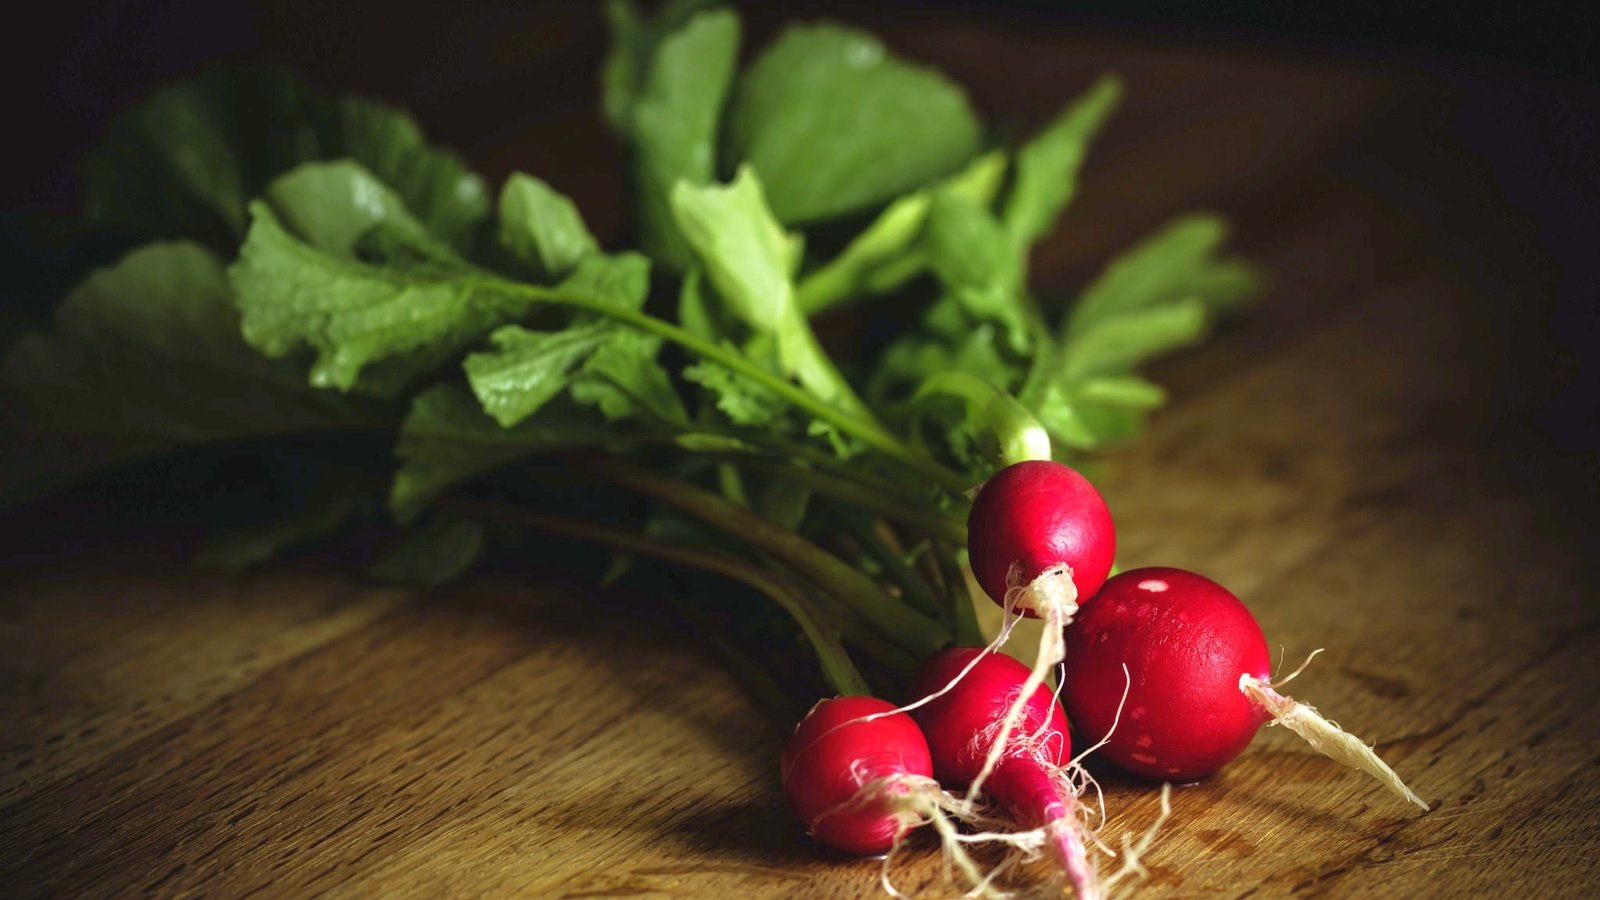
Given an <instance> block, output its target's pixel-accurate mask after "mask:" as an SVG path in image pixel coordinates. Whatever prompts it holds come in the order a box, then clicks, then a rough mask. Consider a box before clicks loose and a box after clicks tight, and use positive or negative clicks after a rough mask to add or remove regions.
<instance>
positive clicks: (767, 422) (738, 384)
mask: <svg viewBox="0 0 1600 900" xmlns="http://www.w3.org/2000/svg"><path fill="white" fill-rule="evenodd" d="M683 377H684V380H686V381H691V382H694V383H695V384H698V385H700V386H701V387H704V388H705V389H707V390H709V391H710V392H711V393H712V395H713V396H714V397H715V398H716V404H717V409H719V410H721V411H722V413H723V415H725V416H727V417H728V420H729V421H731V422H733V423H734V424H735V425H745V426H748V427H751V428H757V429H764V430H774V431H780V432H781V431H787V430H788V428H787V421H788V415H789V409H790V407H789V404H788V402H787V401H785V400H784V399H783V398H782V397H779V396H778V395H777V394H775V393H773V392H772V390H771V389H769V388H768V387H766V386H765V385H763V384H760V383H758V382H755V381H751V380H750V379H748V378H745V377H744V376H742V375H739V374H738V373H736V372H734V371H733V370H731V369H728V368H725V367H723V366H719V365H717V364H716V363H711V362H700V363H695V364H694V365H692V366H689V367H687V368H685V369H684V370H683Z"/></svg>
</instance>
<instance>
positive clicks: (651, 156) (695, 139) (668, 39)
mask: <svg viewBox="0 0 1600 900" xmlns="http://www.w3.org/2000/svg"><path fill="white" fill-rule="evenodd" d="M738 55H739V18H738V16H736V15H734V14H733V13H732V12H730V11H728V10H716V11H714V12H705V13H701V14H699V15H696V16H694V17H693V18H691V19H689V20H688V21H687V22H685V23H684V24H683V25H682V26H681V27H679V28H677V29H676V30H674V31H673V32H672V33H670V34H668V35H666V36H665V37H664V38H663V39H662V40H661V41H660V43H659V44H658V45H657V47H656V50H655V54H654V56H653V57H652V58H651V61H650V66H649V69H648V72H647V74H646V76H645V80H644V84H643V87H642V89H641V92H640V95H639V97H638V100H637V103H636V104H635V106H634V108H633V116H632V121H631V123H630V133H631V136H632V145H633V152H634V165H635V171H636V173H637V179H636V184H637V186H638V192H639V193H638V204H639V218H640V225H641V228H642V234H641V238H642V243H643V244H644V249H645V251H646V252H648V253H649V254H650V255H651V256H652V257H653V258H655V259H658V260H661V261H662V262H664V263H665V264H667V265H668V266H670V267H671V268H673V269H677V270H681V269H683V268H685V267H686V266H687V265H688V263H689V248H688V247H687V246H686V245H685V244H684V240H683V237H682V236H681V235H680V234H679V233H678V225H677V222H676V221H675V219H674V217H673V211H672V190H673V187H674V185H676V184H678V183H679V182H685V183H688V184H705V183H707V182H709V181H711V180H712V179H713V178H714V177H715V175H716V166H717V160H716V147H717V123H718V121H719V120H720V119H721V116H722V106H723V103H724V102H725V101H726V99H727V96H728V86H729V85H730V84H731V83H732V81H733V69H734V63H735V62H736V61H737V59H738Z"/></svg>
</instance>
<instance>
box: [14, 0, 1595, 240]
mask: <svg viewBox="0 0 1600 900" xmlns="http://www.w3.org/2000/svg"><path fill="white" fill-rule="evenodd" d="M321 5H322V4H317V3H306V2H303V0H288V2H264V0H258V2H254V3H252V2H247V0H101V2H82V0H65V2H54V3H41V4H31V5H29V6H28V7H27V12H26V16H17V15H16V14H15V13H13V18H12V19H11V21H10V22H8V23H7V28H6V30H7V31H8V32H9V41H8V43H10V44H12V45H13V46H11V47H9V48H8V50H7V52H6V53H5V54H4V55H3V56H4V62H3V63H0V65H4V66H5V68H6V70H7V71H6V73H5V83H6V84H7V85H8V90H9V91H12V92H15V94H16V98H17V101H18V102H17V103H16V104H15V105H14V106H13V108H14V109H16V108H17V107H20V109H17V112H20V113H21V115H20V116H19V115H16V114H12V115H10V116H8V118H10V120H11V121H12V122H13V123H22V124H23V125H25V126H26V127H24V128H21V129H18V130H16V131H14V132H13V133H12V137H11V140H9V141H8V142H7V143H8V144H10V147H9V149H8V151H7V153H6V156H7V157H8V158H10V159H11V160H12V162H11V163H10V164H9V165H8V166H7V169H8V170H9V171H8V172H7V175H6V177H5V179H4V181H5V189H4V194H3V195H0V209H5V210H8V211H9V210H15V209H19V208H21V209H50V210H57V211H69V210H71V209H73V208H74V207H75V203H76V175H75V165H74V160H75V159H76V157H77V155H78V154H79V153H81V152H82V150H83V148H84V147H86V146H88V145H89V144H90V143H92V141H93V140H94V137H95V135H96V134H98V133H99V131H100V130H101V129H102V128H103V126H104V123H105V120H106V119H107V117H108V116H109V115H110V114H111V112H112V111H113V110H115V109H116V108H117V107H118V106H120V105H122V104H123V103H125V102H127V101H128V100H130V99H132V98H134V97H137V96H138V95H140V94H142V93H144V92H145V91H147V90H148V89H149V87H150V86H151V85H152V84H155V83H159V82H160V81H161V80H163V79H166V78H170V77H173V76H176V75H180V74H182V73H185V72H188V71H191V70H193V69H194V68H196V67H197V66H199V65H202V64H203V63H205V62H208V61H211V60H215V59H219V58H236V57H241V56H248V55H255V54H265V55H268V56H274V55H281V50H282V48H284V47H288V46H296V45H299V46H302V47H303V46H304V45H308V44H309V45H320V46H319V48H318V49H319V51H320V52H321V53H323V54H326V58H327V63H328V64H327V65H326V66H319V68H324V69H326V71H325V72H319V73H316V74H326V75H330V76H335V77H337V76H340V75H343V76H346V77H342V78H340V79H339V80H340V82H341V83H340V84H339V85H337V86H339V87H348V86H350V84H349V82H357V83H359V82H361V81H366V80H368V79H367V78H365V77H363V72H362V71H360V70H358V69H357V67H356V65H355V64H356V63H357V62H358V61H359V60H362V59H365V58H367V57H370V55H371V52H372V49H373V47H374V46H376V47H384V46H385V45H386V44H389V46H387V49H386V52H387V53H388V54H389V56H390V57H391V58H393V59H395V60H396V61H404V60H406V59H407V58H408V57H410V58H411V59H414V61H415V62H416V63H418V64H419V65H423V66H426V64H427V62H428V57H429V56H431V55H432V54H431V53H430V52H429V49H430V48H419V47H414V46H408V45H407V43H406V42H405V40H404V39H403V38H402V39H398V40H395V39H393V38H392V36H393V35H395V34H400V33H413V32H415V31H416V30H417V29H415V28H414V27H413V25H412V23H414V22H415V21H416V20H419V19H421V20H427V19H430V18H431V19H435V20H437V22H438V24H439V28H440V31H439V37H440V45H441V46H444V45H448V44H450V42H451V37H452V34H453V33H458V32H461V31H470V26H466V27H465V28H464V27H463V26H462V23H463V22H464V21H467V20H470V19H471V18H472V15H473V10H474V8H482V7H486V6H491V5H494V6H505V5H506V0H497V2H493V3H490V2H487V0H471V2H466V3H462V4H448V5H447V4H427V3H417V2H396V3H371V2H354V3H345V4H340V5H339V6H340V12H339V13H337V14H329V13H328V12H326V11H317V9H316V7H319V6H321ZM511 5H513V6H521V7H524V8H526V9H527V10H528V11H529V14H530V15H533V14H537V15H540V16H542V17H545V18H547V19H549V20H550V22H551V24H552V33H551V34H549V35H548V36H549V37H550V38H551V39H554V40H570V41H571V42H572V43H573V46H574V48H575V49H578V48H582V49H583V50H584V51H585V54H584V55H585V58H587V59H592V57H591V56H589V51H591V50H598V49H599V44H598V43H597V41H596V38H597V34H596V31H595V29H594V28H593V27H592V26H593V25H594V24H597V20H598V19H599V13H598V9H597V7H598V4H588V3H533V2H526V0H512V2H511ZM783 6H785V7H787V9H786V10H785V12H784V14H785V15H786V16H787V15H791V14H792V15H796V16H798V15H804V14H806V13H807V12H815V13H821V14H827V13H833V14H837V15H840V16H843V17H847V18H866V19H882V18H884V17H889V18H902V17H916V16H918V15H919V14H922V13H923V12H925V11H926V10H928V9H929V8H930V7H933V8H936V9H942V10H944V11H951V10H965V11H969V12H976V13H979V14H982V15H985V16H994V17H1001V18H1012V19H1022V20H1028V19H1037V20H1048V21H1050V22H1053V23H1056V24H1058V25H1059V24H1063V23H1065V24H1069V25H1082V27H1084V28H1092V29H1096V30H1108V29H1109V30H1118V29H1120V30H1135V31H1140V32H1145V33H1154V34H1160V35H1170V36H1173V37H1180V38H1187V39H1201V40H1219V39H1220V40H1226V41H1230V42H1244V43H1263V44H1270V45H1276V46H1280V47H1281V46H1291V47H1297V48H1303V49H1304V50H1306V51H1307V52H1314V53H1322V52H1337V53H1344V54H1357V55H1363V56H1369V57H1373V58H1377V59H1386V60H1393V61H1396V62H1403V63H1406V64H1411V65H1419V66H1429V67H1434V68H1440V69H1446V70H1450V69H1455V70H1465V69H1471V70H1477V71H1479V72H1484V73H1488V72H1493V73H1494V75H1493V77H1496V78H1500V79H1512V80H1515V79H1524V80H1527V81H1528V82H1529V83H1530V84H1532V83H1541V84H1547V85H1549V86H1550V87H1552V88H1554V89H1556V90H1567V91H1578V90H1582V92H1583V93H1585V94H1587V96H1588V99H1589V100H1591V101H1592V100H1593V97H1594V94H1593V93H1592V92H1590V91H1588V90H1587V89H1588V88H1592V87H1593V86H1594V84H1595V83H1596V76H1597V74H1600V63H1597V60H1596V55H1595V52H1594V48H1595V47H1596V46H1597V43H1600V42H1597V40H1596V35H1597V31H1596V28H1595V26H1594V24H1593V21H1592V19H1593V17H1592V16H1591V15H1588V14H1587V13H1586V12H1585V11H1584V7H1585V6H1586V4H1579V3H1564V4H1563V3H1534V4H1509V3H1475V4H1473V3H1459V4H1457V3H1451V4H1428V3H1423V4H1413V3H1394V2H1385V3H1377V2H1344V3H1317V4H1279V3H1267V2H1252V0H1232V2H1228V0H1222V2H1196V0H1187V2H1175V0H1165V2H1153V0H1145V2H1111V0H1090V2H1074V3H1070V4H1068V3H1050V2H1042V0H1034V2H1027V0H1010V2H999V0H991V2H981V3H956V2H949V0H946V2H936V3H932V4H928V3H914V2H910V0H901V2H877V3H864V2H853V3H837V2H836V3H826V4H815V3H812V4H802V5H801V8H800V9H795V7H794V6H793V5H791V4H783ZM764 12H765V11H764V10H760V9H755V8H752V9H749V10H748V14H750V15H751V16H753V17H756V18H760V17H761V16H762V14H763V13H764ZM335 19H337V20H340V21H341V23H342V24H344V25H346V26H348V27H347V28H346V29H344V30H343V31H342V32H340V33H329V32H328V30H327V23H328V22H329V21H331V20H335ZM311 22H315V23H316V24H315V26H310V23H311ZM310 27H315V29H316V30H314V31H313V30H310ZM354 40H360V41H361V42H362V44H363V45H364V46H355V45H353V44H351V43H349V42H351V41H354ZM391 41H392V43H391ZM456 49H458V50H468V49H470V48H466V47H457V48H456ZM340 57H344V58H346V59H349V60H350V61H351V63H352V65H351V66H350V67H349V68H348V69H345V70H344V71H343V72H341V71H340V69H341V66H340V64H339V58H340ZM464 61H465V60H464ZM366 74H369V75H370V74H371V73H370V72H367V73H366ZM387 87H388V89H389V91H390V92H393V91H394V90H395V88H396V87H398V85H394V84H390V85H388V86H387ZM575 90H576V91H579V92H581V93H582V94H584V99H585V101H586V102H587V101H592V100H593V97H594V87H593V84H592V81H591V82H587V83H578V84H575ZM395 99H396V100H405V99H408V98H404V97H397V98H395ZM11 105H12V104H8V106H11ZM1585 105H1587V106H1588V108H1587V109H1585V110H1583V112H1584V113H1585V114H1586V117H1587V118H1588V119H1589V120H1590V122H1591V124H1592V120H1593V118H1594V116H1595V114H1596V109H1595V108H1594V106H1593V105H1592V104H1585ZM1591 133H1592V132H1591Z"/></svg>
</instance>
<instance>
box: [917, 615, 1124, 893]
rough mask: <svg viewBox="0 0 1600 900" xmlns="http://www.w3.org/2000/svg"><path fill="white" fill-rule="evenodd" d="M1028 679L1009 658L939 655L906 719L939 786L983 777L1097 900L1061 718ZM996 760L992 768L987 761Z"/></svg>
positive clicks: (968, 650) (921, 679) (926, 669)
mask: <svg viewBox="0 0 1600 900" xmlns="http://www.w3.org/2000/svg"><path fill="white" fill-rule="evenodd" d="M1029 680H1030V673H1029V670H1028V667H1027V666H1025V665H1023V664H1022V663H1020V662H1017V661H1016V660H1015V659H1012V658H1011V657H1009V656H1003V655H1000V654H996V653H993V652H990V651H989V650H987V649H985V648H976V647H957V648H953V649H950V650H945V651H942V652H940V653H938V654H935V655H934V656H933V657H932V658H931V659H929V660H928V662H927V663H926V664H925V665H924V666H923V667H922V671H921V672H920V673H919V674H918V676H917V680H916V683H915V686H914V688H913V692H914V696H916V697H920V698H923V699H922V700H921V701H920V702H918V703H915V704H912V705H911V708H912V710H913V711H912V716H913V717H914V718H915V719H916V720H917V722H918V723H919V724H920V725H921V726H922V730H923V733H924V734H925V735H926V736H927V741H928V748H929V750H930V751H931V752H932V756H933V771H934V774H935V775H937V776H938V778H939V780H940V781H941V782H942V783H944V784H945V785H947V786H950V787H959V786H962V785H971V784H974V783H977V782H978V781H979V779H980V778H981V777H982V776H984V775H988V785H987V790H988V794H989V796H990V797H992V798H993V799H994V800H995V802H996V803H998V804H999V805H1000V806H1002V807H1003V808H1005V810H1006V811H1007V812H1008V813H1009V814H1010V816H1011V818H1012V821H1013V822H1014V823H1016V824H1017V825H1019V826H1021V827H1022V828H1025V829H1037V830H1040V831H1042V832H1043V834H1044V836H1045V841H1046V846H1047V847H1048V848H1049V850H1050V852H1051V855H1052V856H1054V857H1055V859H1056V862H1057V863H1058V864H1059V865H1060V866H1061V868H1062V870H1063V871H1064V872H1065V873H1066V875H1067V879H1068V881H1069V882H1070V883H1071V884H1072V886H1073V888H1074V889H1075V890H1076V891H1077V893H1078V896H1079V897H1081V898H1089V897H1094V896H1098V893H1097V885H1096V878H1095V873H1094V869H1093V867H1092V866H1090V864H1089V861H1088V859H1087V857H1086V855H1085V852H1084V841H1083V834H1082V828H1083V826H1082V825H1081V824H1080V823H1079V821H1078V806H1077V793H1076V791H1075V790H1074V789H1073V787H1072V785H1071V783H1070V782H1069V781H1068V779H1067V777H1066V773H1065V771H1064V770H1063V768H1062V767H1063V766H1064V765H1065V764H1066V763H1067V761H1068V760H1069V759H1070V752H1071V746H1072V745H1071V739H1070V738H1069V737H1068V736H1067V718H1066V714H1065V713H1064V712H1063V711H1062V709H1061V704H1060V703H1059V702H1057V701H1056V699H1055V697H1054V696H1053V695H1051V693H1050V691H1049V690H1047V689H1046V688H1045V687H1044V686H1043V685H1038V686H1036V688H1035V689H1033V690H1032V691H1031V692H1027V689H1026V685H1027V683H1028V681H1029ZM1014 701H1021V715H1020V718H1019V719H1018V721H1017V724H1018V725H1019V726H1020V727H1018V728H1017V729H1016V730H1015V732H1014V733H1013V732H1012V731H1011V729H1009V728H1006V727H1004V725H1005V723H1006V722H1007V719H1008V716H1010V715H1011V713H1012V710H1013V709H1014V707H1015V706H1016V702H1014ZM1002 742H1003V744H1002ZM995 755H998V757H999V761H998V763H991V762H989V759H990V757H991V756H995ZM991 771H992V774H991ZM971 796H972V795H971V794H969V795H968V797H969V799H970V798H971Z"/></svg>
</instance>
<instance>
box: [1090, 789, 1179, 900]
mask: <svg viewBox="0 0 1600 900" xmlns="http://www.w3.org/2000/svg"><path fill="white" fill-rule="evenodd" d="M1171 815H1172V783H1171V782H1167V783H1165V784H1163V785H1161V813H1160V814H1159V815H1157V816H1156V820H1155V821H1154V822H1151V823H1150V827H1149V828H1147V829H1145V832H1144V834H1142V835H1140V836H1139V838H1138V840H1134V839H1133V838H1132V836H1130V835H1123V836H1122V866H1121V867H1120V868H1118V869H1117V871H1116V872H1114V873H1112V875H1111V877H1109V878H1107V879H1106V880H1105V893H1106V896H1107V897H1110V896H1114V894H1113V891H1114V890H1115V889H1116V887H1117V885H1118V884H1120V883H1121V882H1122V881H1124V880H1126V879H1128V878H1141V879H1142V878H1148V877H1149V876H1150V870H1148V869H1146V868H1145V867H1144V865H1143V864H1142V863H1141V862H1140V861H1139V857H1141V856H1143V855H1144V854H1145V853H1146V852H1147V851H1149V849H1150V845H1151V844H1152V843H1153V842H1154V841H1155V839H1156V833H1157V832H1159V831H1160V830H1161V826H1162V825H1164V824H1165V823H1166V821H1167V819H1168V818H1169V817H1171Z"/></svg>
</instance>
